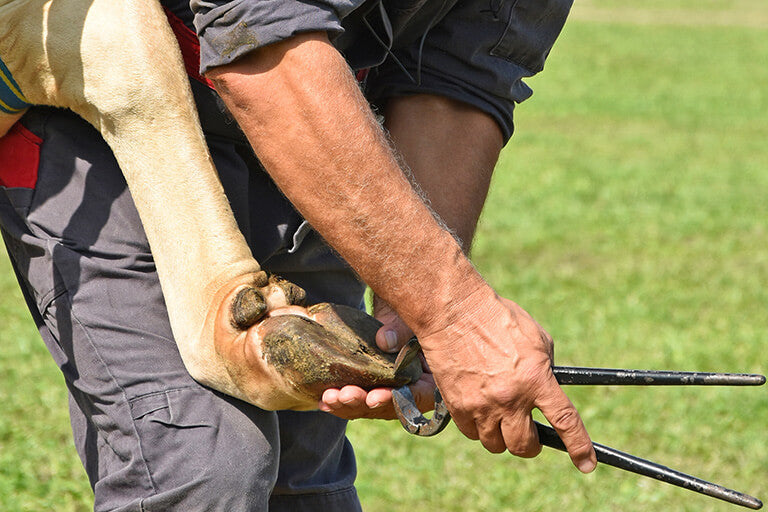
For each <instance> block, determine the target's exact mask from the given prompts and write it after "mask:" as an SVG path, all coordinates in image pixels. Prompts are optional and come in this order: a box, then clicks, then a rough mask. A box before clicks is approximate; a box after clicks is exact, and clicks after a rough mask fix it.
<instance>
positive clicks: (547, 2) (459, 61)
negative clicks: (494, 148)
mask: <svg viewBox="0 0 768 512" xmlns="http://www.w3.org/2000/svg"><path fill="white" fill-rule="evenodd" d="M572 1H573V0H462V1H456V0H346V1H345V0H315V1H297V0H259V1H252V0H191V3H190V5H191V6H192V10H193V11H194V13H195V21H194V23H195V26H196V28H197V32H198V35H199V37H200V44H201V70H202V72H206V71H209V70H210V69H212V68H214V67H217V66H222V65H225V64H228V63H231V62H232V61H234V60H236V59H237V58H239V57H241V56H243V55H245V54H247V53H249V52H251V51H253V50H256V49H258V48H261V47H263V46H266V45H269V44H272V43H275V42H277V41H282V40H284V39H287V38H289V37H291V36H294V35H296V34H299V33H302V32H312V31H325V32H327V33H328V34H329V35H330V37H331V40H332V42H333V43H334V45H335V46H336V47H337V48H338V50H339V51H340V52H341V53H342V54H343V55H344V56H345V58H346V59H347V61H348V63H349V64H350V67H352V68H353V69H360V68H367V67H377V69H376V70H375V72H373V73H371V75H370V81H369V84H368V88H367V93H368V95H369V98H370V99H371V101H373V102H374V103H384V102H386V100H387V99H388V98H391V97H394V96H402V95H407V94H418V93H430V94H437V95H442V96H447V97H449V98H452V99H456V100H459V101H462V102H465V103H468V104H470V105H474V106H475V107H477V108H479V109H481V110H482V111H484V112H486V113H488V114H489V115H491V116H492V117H493V118H494V119H495V120H496V121H497V122H498V124H499V126H500V127H501V130H502V132H503V134H504V137H505V139H508V138H509V137H511V135H512V132H513V131H514V124H513V111H514V105H515V103H519V102H521V101H524V100H525V99H527V98H528V97H530V96H531V94H532V91H531V89H530V88H529V87H528V86H527V85H526V84H525V83H524V82H523V78H526V77H530V76H533V75H534V74H536V73H538V72H539V71H541V69H542V68H543V66H544V61H545V59H546V57H547V55H548V54H549V51H550V49H551V48H552V45H553V44H554V42H555V39H557V36H558V35H559V34H560V30H561V29H562V27H563V24H564V23H565V19H566V17H567V15H568V12H569V10H570V7H571V4H572Z"/></svg>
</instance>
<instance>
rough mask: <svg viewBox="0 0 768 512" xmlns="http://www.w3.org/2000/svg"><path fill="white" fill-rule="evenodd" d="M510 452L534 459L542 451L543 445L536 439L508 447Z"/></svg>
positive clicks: (517, 455)
mask: <svg viewBox="0 0 768 512" xmlns="http://www.w3.org/2000/svg"><path fill="white" fill-rule="evenodd" d="M508 450H509V453H511V454H512V455H515V456H516V457H520V458H523V459H532V458H534V457H536V456H537V455H538V454H540V453H541V445H540V444H539V443H538V442H536V441H535V440H534V439H530V440H529V441H528V442H526V443H521V444H514V445H513V446H510V447H509V448H508Z"/></svg>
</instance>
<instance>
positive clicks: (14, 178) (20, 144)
mask: <svg viewBox="0 0 768 512" xmlns="http://www.w3.org/2000/svg"><path fill="white" fill-rule="evenodd" d="M42 142H43V140H42V139H41V138H40V137H38V136H37V135H35V134H34V133H32V132H30V131H29V130H27V129H26V128H24V127H23V126H22V125H21V123H16V124H15V125H13V127H12V128H11V130H10V131H9V132H8V133H7V134H6V135H5V136H4V137H0V186H2V187H7V188H35V185H36V184H37V167H38V165H39V164H40V144H41V143H42Z"/></svg>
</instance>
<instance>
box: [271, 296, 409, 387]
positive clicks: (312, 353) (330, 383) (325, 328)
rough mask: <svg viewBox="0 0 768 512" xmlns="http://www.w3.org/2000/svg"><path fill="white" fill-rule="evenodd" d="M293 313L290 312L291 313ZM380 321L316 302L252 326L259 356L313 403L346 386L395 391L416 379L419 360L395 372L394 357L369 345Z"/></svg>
mask: <svg viewBox="0 0 768 512" xmlns="http://www.w3.org/2000/svg"><path fill="white" fill-rule="evenodd" d="M294 313H295V314H294ZM379 327H381V323H380V322H379V321H378V320H376V319H374V318H373V317H371V316H369V315H367V314H365V313H364V312H362V311H359V310H357V309H354V308H350V307H347V306H339V305H335V304H327V303H322V304H316V305H314V306H311V307H309V308H307V309H304V308H295V310H294V312H291V308H286V311H284V312H280V311H275V312H271V313H270V316H269V317H268V318H266V319H264V320H263V321H262V322H261V323H260V324H259V326H258V337H259V338H260V340H261V353H262V356H263V357H264V360H265V362H266V363H267V365H269V366H271V367H273V368H274V369H275V370H276V371H277V372H278V373H280V374H281V375H282V376H283V378H284V379H286V380H287V381H288V382H289V383H290V384H291V385H292V386H293V387H294V389H295V390H296V391H298V392H300V393H301V394H303V395H305V396H307V397H308V398H311V399H312V400H319V399H320V397H321V395H322V393H323V391H325V390H326V389H329V388H341V387H343V386H346V385H355V386H360V387H361V388H363V389H366V390H370V389H373V388H378V387H400V386H403V385H405V384H408V383H410V382H414V381H416V380H418V379H419V377H420V376H421V371H422V370H421V361H420V360H419V359H418V358H416V359H415V360H414V361H412V362H411V363H410V364H408V365H407V366H405V367H404V368H401V369H400V370H399V371H397V372H396V371H395V364H394V363H395V355H394V354H387V353H385V352H382V351H381V350H380V349H379V348H378V347H377V346H376V342H375V337H376V331H377V330H378V329H379Z"/></svg>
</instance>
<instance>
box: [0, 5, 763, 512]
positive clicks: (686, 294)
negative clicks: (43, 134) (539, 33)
mask: <svg viewBox="0 0 768 512" xmlns="http://www.w3.org/2000/svg"><path fill="white" fill-rule="evenodd" d="M765 62H768V7H766V5H765V3H764V0H733V1H727V0H648V1H646V2H642V3H638V2H626V1H619V0H589V1H588V0H583V1H580V0H577V5H576V6H575V7H574V12H573V16H572V19H571V21H570V22H569V24H568V26H567V27H566V29H565V31H564V33H563V35H562V37H561V39H560V40H559V41H558V44H557V46H556V47H555V50H554V51H553V54H552V55H551V57H550V60H549V61H548V63H547V69H546V71H545V72H544V73H543V74H542V75H541V77H537V78H536V79H534V80H531V82H530V83H531V85H532V86H533V88H534V90H535V91H536V92H535V94H534V96H533V98H532V99H531V100H530V101H528V102H526V103H524V104H523V105H521V106H520V108H519V109H518V112H517V116H516V119H517V121H516V125H517V133H516V135H515V137H514V138H513V140H512V142H511V143H510V145H509V146H508V148H507V149H506V150H505V153H504V155H503V158H502V160H501V162H500V165H499V169H498V171H497V175H496V176H495V180H494V183H493V186H492V192H491V195H490V198H489V203H488V207H487V209H486V213H485V214H484V217H483V219H482V222H481V227H480V231H479V234H478V239H477V242H476V245H475V249H474V256H473V259H474V261H475V263H476V264H477V266H478V267H479V269H480V270H481V271H482V272H483V274H484V275H485V276H486V277H487V279H488V280H489V281H490V282H491V283H492V284H493V285H494V286H495V287H497V289H498V290H499V291H500V292H501V293H502V294H504V295H506V296H508V297H510V298H513V299H515V300H516V301H517V302H519V303H520V304H522V305H523V306H524V307H525V308H526V309H527V310H528V311H530V312H531V313H532V314H533V315H534V317H535V318H537V319H538V320H539V322H540V323H542V324H543V325H544V326H545V327H546V328H547V329H548V330H549V332H550V333H551V334H552V335H553V336H554V338H555V340H556V342H557V362H558V363H559V364H571V365H583V366H584V365H591V366H610V367H636V368H658V369H666V368H668V369H688V370H699V371H734V372H740V371H747V372H757V373H766V372H768V364H767V359H768V356H767V355H766V349H768V342H767V341H768V308H767V307H766V306H768V288H766V284H767V283H768V142H767V141H768V121H767V120H766V119H768V66H765V64H764V63H765ZM0 345H1V346H2V349H0V403H1V404H2V406H1V408H0V510H3V511H17V510H18V511H48V510H52V511H54V510H55V511H67V512H69V511H81V510H88V509H89V507H90V506H91V503H92V498H91V497H90V490H89V489H88V486H87V483H86V479H85V475H84V473H83V471H82V469H81V468H80V466H79V462H78V460H77V457H76V455H75V453H74V449H73V448H72V446H71V441H70V440H69V427H68V420H67V413H66V409H67V405H66V396H65V391H64V386H63V383H62V379H61V378H60V377H59V376H58V374H57V371H56V369H55V367H54V365H53V363H52V361H51V360H50V358H49V356H48V354H47V352H46V351H45V349H44V347H43V344H42V342H41V341H40V340H39V337H38V335H37V333H36V331H35V330H34V328H33V326H32V323H31V320H30V318H29V315H28V313H27V312H26V310H25V308H24V306H23V303H22V300H21V298H20V296H19V294H18V293H17V291H16V285H15V283H14V280H13V278H12V275H11V272H10V268H9V266H8V264H7V261H6V260H5V256H4V255H3V256H2V257H0ZM566 391H567V392H568V394H569V396H570V397H571V399H572V400H573V401H574V403H575V404H576V405H577V407H578V408H579V410H580V411H581V413H582V416H583V418H584V420H585V422H586V424H587V427H588V428H589V430H590V433H591V435H592V437H593V439H594V440H595V441H597V442H601V443H603V444H607V445H609V446H614V447H617V448H619V449H623V450H625V451H629V452H631V453H634V454H637V455H640V456H644V457H647V458H650V459H653V460H656V461H659V462H661V463H663V464H666V465H668V466H671V467H675V468H679V469H681V470H684V471H688V472H691V473H693V474H696V475H697V476H700V477H703V478H705V479H709V480H713V481H716V482H719V483H723V484H725V485H728V486H731V487H735V488H737V489H739V490H743V491H746V492H749V493H751V494H754V495H757V496H758V497H762V498H763V499H768V435H767V434H766V431H767V428H766V425H768V389H766V388H765V387H763V388H709V389H707V388H698V389H697V388H688V389H683V388H676V389H673V388H669V389H665V388H617V387H602V388H578V389H576V388H569V389H566ZM349 435H350V437H351V438H352V440H353V442H354V444H355V446H356V448H357V454H358V460H359V478H358V489H359V491H360V494H361V497H362V500H363V503H364V507H365V509H366V510H367V511H368V512H379V511H381V512H383V511H400V510H413V509H414V508H425V509H427V508H428V509H432V510H445V511H467V510H471V511H526V512H530V511H555V510H590V511H624V512H632V511H647V510H659V509H664V510H676V511H679V510H685V511H725V510H729V509H732V506H730V505H727V504H724V503H721V502H718V501H715V500H713V499H710V498H705V497H700V496H699V495H695V494H693V493H691V492H689V491H684V490H681V489H678V488H674V487H671V486H667V485H664V484H661V483H657V482H654V481H651V480H648V479H644V478H641V477H637V476H634V475H630V474H628V473H624V472H621V471H619V470H615V469H612V468H609V467H599V468H598V470H597V471H596V472H595V473H593V474H591V475H589V476H582V475H580V474H579V473H578V472H577V471H576V470H575V469H574V468H572V467H571V466H570V463H569V461H568V458H567V456H565V455H564V454H561V453H559V452H554V451H551V450H545V451H544V453H542V455H541V456H540V457H538V458H537V459H533V460H520V459H516V458H513V457H511V456H509V455H490V454H488V453H485V452H483V450H482V447H481V446H480V445H479V444H478V443H473V442H470V441H468V440H466V439H463V438H462V437H461V436H460V435H459V433H458V431H457V430H456V429H455V427H449V429H448V430H447V431H446V432H445V433H443V434H441V435H440V436H438V437H436V438H433V439H417V438H414V437H410V436H408V435H407V434H406V433H405V432H404V431H402V430H401V428H400V427H399V425H397V424H395V423H393V422H370V421H360V422H354V423H353V424H352V425H351V426H350V431H349Z"/></svg>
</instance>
